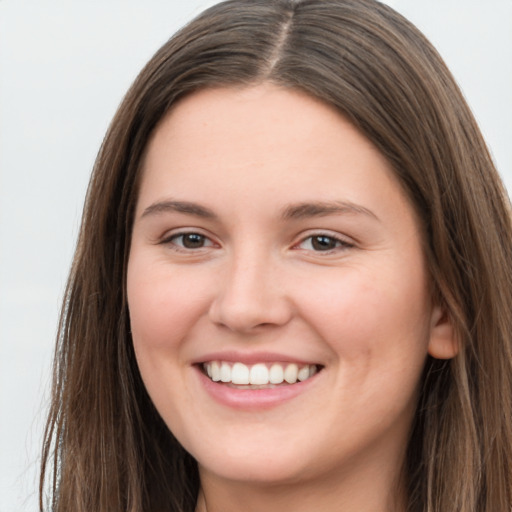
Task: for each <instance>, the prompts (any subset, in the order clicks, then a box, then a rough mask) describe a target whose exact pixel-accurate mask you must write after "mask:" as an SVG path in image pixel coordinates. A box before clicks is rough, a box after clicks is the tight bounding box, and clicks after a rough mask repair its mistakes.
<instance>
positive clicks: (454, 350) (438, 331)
mask: <svg viewBox="0 0 512 512" xmlns="http://www.w3.org/2000/svg"><path fill="white" fill-rule="evenodd" d="M428 353H429V354H430V355H431V356H432V357H434V358H436V359H451V358H452V357H455V356H456V355H457V354H458V353H459V343H458V341H457V339H456V336H455V329H454V328H453V322H452V320H451V318H450V316H449V315H448V313H447V312H446V310H445V309H444V308H443V307H441V306H434V308H433V310H432V317H431V323H430V340H429V343H428Z"/></svg>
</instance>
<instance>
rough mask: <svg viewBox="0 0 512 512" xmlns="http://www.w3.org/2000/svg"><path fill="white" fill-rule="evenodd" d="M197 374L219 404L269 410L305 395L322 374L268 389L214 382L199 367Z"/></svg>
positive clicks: (238, 407) (237, 407)
mask: <svg viewBox="0 0 512 512" xmlns="http://www.w3.org/2000/svg"><path fill="white" fill-rule="evenodd" d="M196 370H197V374H198V375H199V379H200V381H201V384H202V386H203V387H204V388H205V389H206V391H207V393H208V394H209V395H210V396H211V397H212V398H213V399H214V400H216V401H217V402H219V403H220V404H222V405H226V406H228V407H232V408H234V409H245V410H258V409H269V408H271V407H275V406H277V405H280V404H282V403H284V402H287V401H288V400H291V399H293V398H295V397H296V396H299V395H301V394H303V393H305V392H306V391H307V390H308V389H309V388H310V387H311V386H312V385H313V384H314V383H315V382H316V380H317V378H318V377H319V375H320V373H321V372H319V373H317V374H315V375H314V376H313V377H310V378H309V379H307V380H304V381H302V382H297V383H296V384H289V385H284V386H276V387H274V388H267V389H237V388H234V387H230V386H228V385H226V384H223V383H218V382H213V381H212V380H211V379H210V378H209V377H207V376H206V375H205V374H204V373H203V372H202V371H201V370H200V369H199V368H198V367H196Z"/></svg>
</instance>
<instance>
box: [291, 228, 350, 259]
mask: <svg viewBox="0 0 512 512" xmlns="http://www.w3.org/2000/svg"><path fill="white" fill-rule="evenodd" d="M314 237H326V238H331V239H333V240H335V241H336V242H337V243H339V246H337V247H335V248H333V249H327V250H325V251H316V250H314V249H301V248H300V247H299V246H300V245H302V244H303V243H304V242H305V241H306V240H309V239H312V238H314ZM355 246H356V242H355V241H354V240H353V239H352V238H349V237H347V236H346V235H341V234H340V233H334V232H332V231H329V230H321V229H320V230H309V231H307V232H306V233H302V234H301V236H300V238H299V240H298V242H296V243H294V244H293V246H292V249H294V250H304V251H310V252H313V253H315V254H318V255H326V256H327V255H330V254H333V253H338V252H343V251H346V250H348V249H350V248H353V247H355Z"/></svg>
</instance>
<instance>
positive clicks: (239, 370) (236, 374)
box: [231, 363, 249, 384]
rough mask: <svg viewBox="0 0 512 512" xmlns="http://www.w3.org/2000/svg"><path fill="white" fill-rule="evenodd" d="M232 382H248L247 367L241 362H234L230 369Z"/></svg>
mask: <svg viewBox="0 0 512 512" xmlns="http://www.w3.org/2000/svg"><path fill="white" fill-rule="evenodd" d="M231 382H232V383H233V384H249V368H248V367H247V366H245V364H243V363H235V364H234V365H233V368H232V369H231Z"/></svg>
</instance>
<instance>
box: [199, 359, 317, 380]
mask: <svg viewBox="0 0 512 512" xmlns="http://www.w3.org/2000/svg"><path fill="white" fill-rule="evenodd" d="M203 368H204V370H205V373H206V374H207V375H208V377H210V379H212V380H213V381H214V382H219V381H220V382H224V383H232V384H236V385H241V386H244V385H248V384H250V385H254V386H265V385H268V384H272V385H278V384H283V383H284V382H286V383H287V384H295V383H296V382H297V381H300V382H302V381H305V380H307V379H309V378H310V377H312V376H313V375H315V373H317V367H316V365H314V364H310V365H305V366H300V367H299V366H298V365H297V364H296V363H288V364H282V363H273V364H272V365H271V366H270V367H269V365H268V364H265V363H257V364H254V365H252V366H251V365H249V366H248V365H245V364H243V363H228V362H227V361H211V362H208V363H204V364H203Z"/></svg>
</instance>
